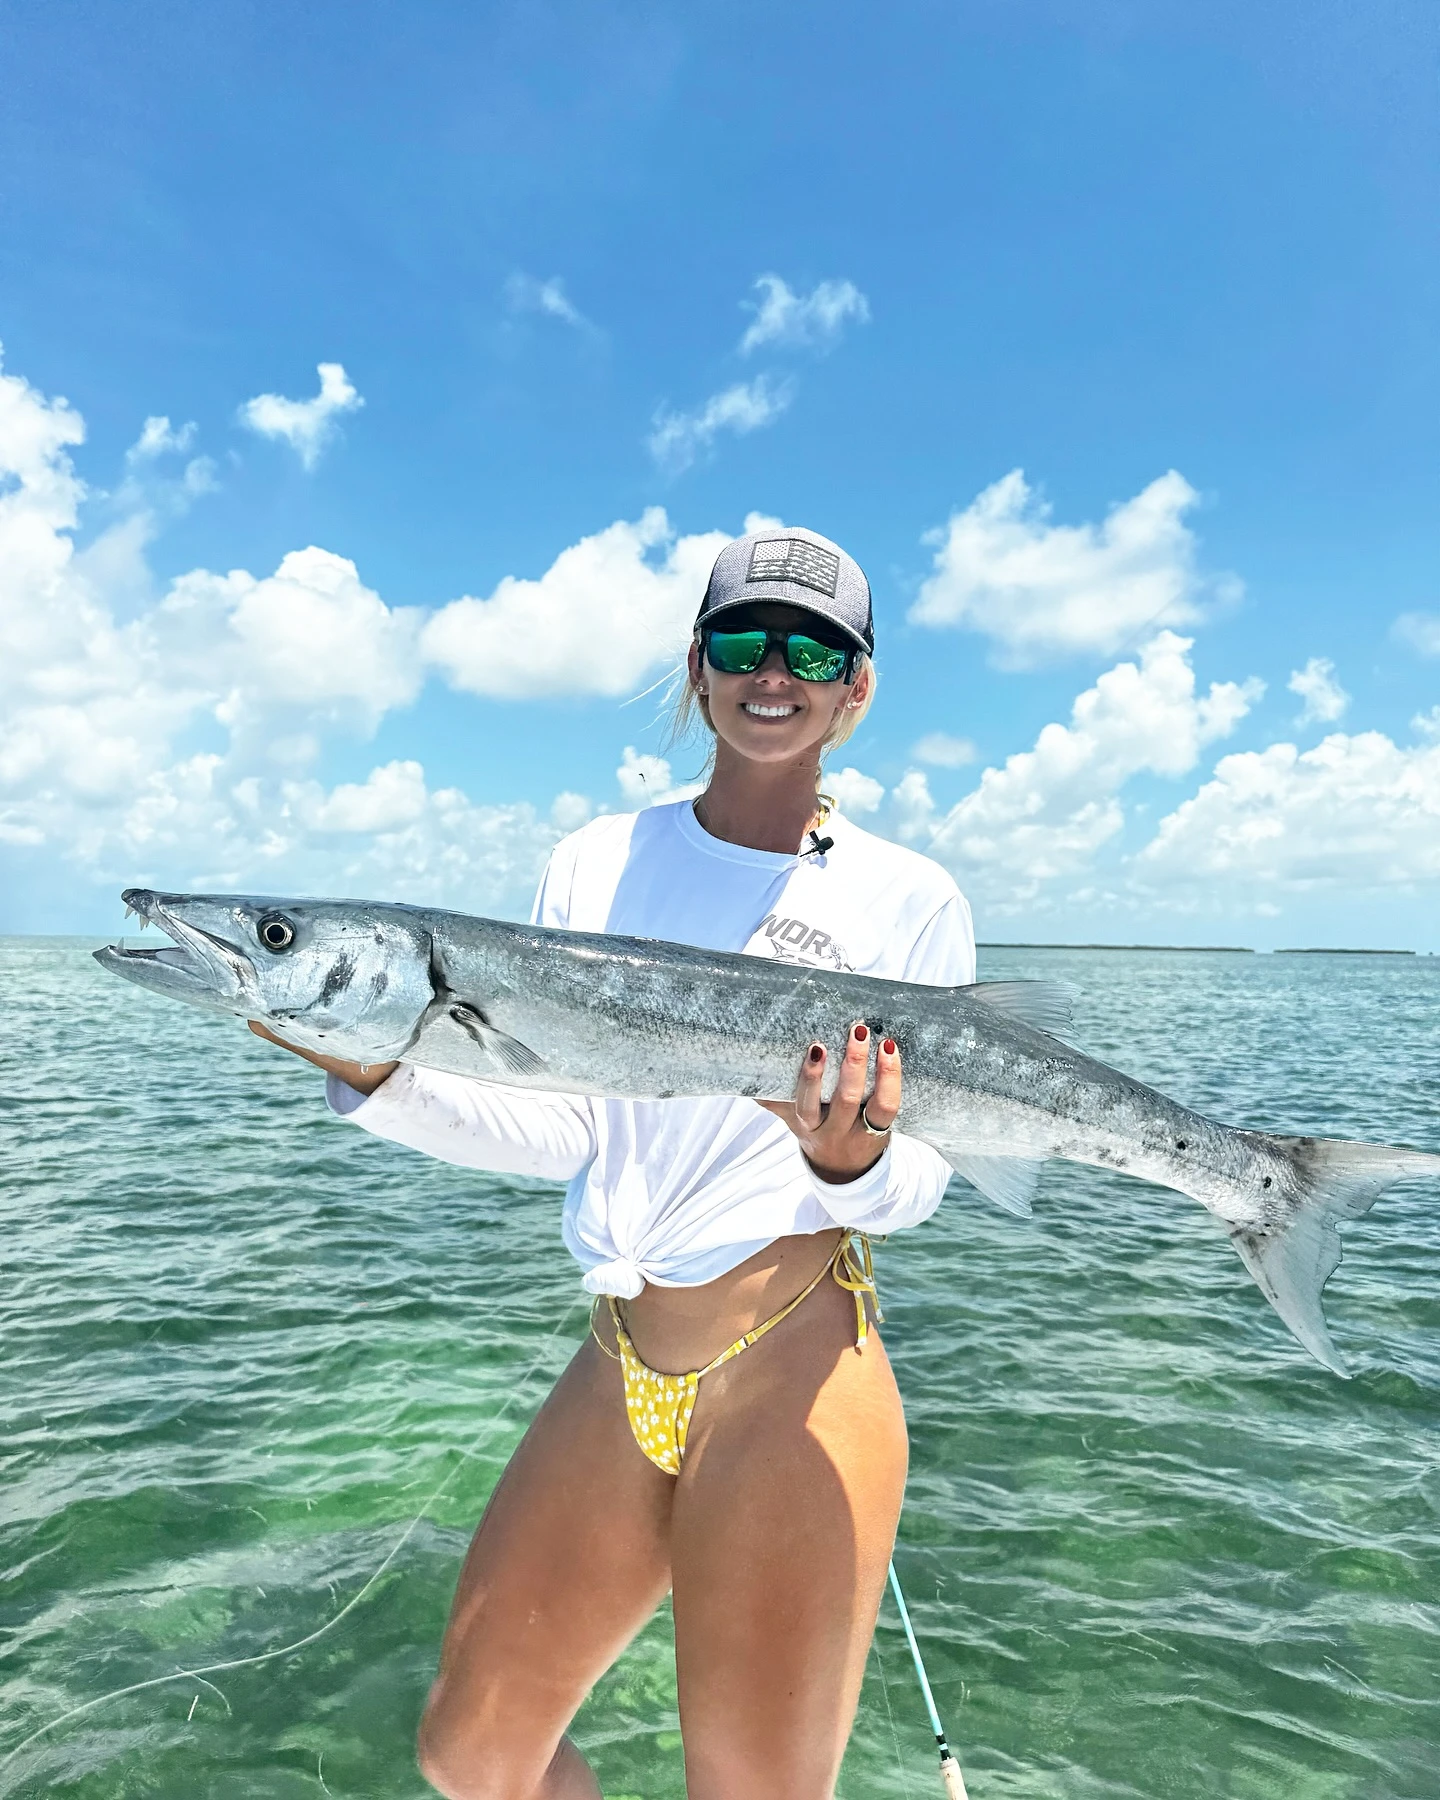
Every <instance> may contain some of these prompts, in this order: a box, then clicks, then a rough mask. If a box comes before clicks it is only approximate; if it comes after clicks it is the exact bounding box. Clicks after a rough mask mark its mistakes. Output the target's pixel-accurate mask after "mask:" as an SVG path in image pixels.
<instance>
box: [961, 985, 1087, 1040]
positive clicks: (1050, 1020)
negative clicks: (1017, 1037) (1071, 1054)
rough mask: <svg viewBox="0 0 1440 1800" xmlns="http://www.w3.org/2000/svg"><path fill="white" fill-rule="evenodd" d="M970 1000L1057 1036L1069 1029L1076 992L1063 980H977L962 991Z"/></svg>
mask: <svg viewBox="0 0 1440 1800" xmlns="http://www.w3.org/2000/svg"><path fill="white" fill-rule="evenodd" d="M960 991H961V993H963V994H964V995H965V996H966V998H967V999H970V1000H979V1001H981V1002H982V1003H983V1004H984V1005H986V1006H991V1007H993V1008H994V1009H995V1011H996V1012H998V1013H1004V1014H1005V1015H1006V1017H1007V1018H1011V1019H1018V1020H1019V1022H1020V1023H1021V1024H1022V1025H1031V1026H1033V1027H1034V1028H1035V1030H1036V1031H1048V1032H1049V1033H1050V1035H1051V1036H1052V1037H1057V1036H1058V1035H1059V1034H1060V1033H1061V1032H1062V1031H1068V1030H1069V1029H1070V1010H1071V1007H1072V1005H1073V1003H1074V998H1075V990H1074V988H1072V987H1071V986H1070V985H1069V984H1068V983H1067V982H1064V981H977V982H975V983H973V984H972V985H971V986H970V987H966V988H962V989H961V990H960Z"/></svg>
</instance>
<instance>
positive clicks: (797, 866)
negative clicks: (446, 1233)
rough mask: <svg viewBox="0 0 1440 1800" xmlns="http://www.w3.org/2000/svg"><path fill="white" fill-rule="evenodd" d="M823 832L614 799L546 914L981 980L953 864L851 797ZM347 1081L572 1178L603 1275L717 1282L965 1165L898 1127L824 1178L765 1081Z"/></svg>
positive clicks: (537, 914) (872, 1220) (882, 1224)
mask: <svg viewBox="0 0 1440 1800" xmlns="http://www.w3.org/2000/svg"><path fill="white" fill-rule="evenodd" d="M825 835H827V836H828V837H830V838H832V839H833V840H834V842H833V846H832V847H831V848H830V849H829V850H828V851H827V852H826V853H825V854H824V855H808V856H781V855H777V854H775V853H774V852H772V851H768V850H750V849H746V848H744V847H743V846H741V845H739V844H729V843H726V842H724V841H723V840H722V839H720V838H715V837H711V836H710V834H709V833H708V832H706V831H705V830H704V829H703V828H702V827H701V826H700V824H699V823H698V821H697V820H696V818H695V814H694V810H693V809H692V807H691V806H690V804H689V802H688V801H677V802H675V803H674V804H671V805H664V806H654V807H651V808H649V809H648V810H647V811H645V812H640V813H624V814H613V815H611V814H607V815H605V816H603V817H601V818H598V819H595V820H593V821H592V822H591V823H590V824H589V825H586V826H584V827H582V829H581V830H579V831H577V832H574V833H573V834H572V835H571V836H570V837H567V838H565V839H564V840H563V841H562V842H561V843H559V844H557V845H556V847H555V850H554V852H553V854H552V855H551V858H550V861H549V864H548V866H547V867H546V870H545V874H544V877H543V879H542V880H541V883H540V891H539V893H538V895H537V897H536V901H535V907H534V911H533V914H532V917H533V919H534V920H535V922H537V923H538V924H542V925H555V926H561V927H568V928H569V929H571V930H575V931H607V932H614V933H619V934H622V935H628V936H632V937H650V938H665V939H668V940H670V941H671V942H673V943H681V944H696V945H699V946H701V947H702V948H705V949H713V950H739V951H744V952H746V953H747V954H749V955H752V956H762V957H768V958H771V959H778V960H780V961H782V962H788V963H796V964H802V965H806V966H809V967H816V968H826V969H836V970H845V971H850V972H854V973H856V974H861V975H875V976H882V977H885V978H887V979H890V980H895V981H915V982H925V983H931V984H934V985H938V986H951V985H959V984H962V983H967V982H971V981H973V980H974V979H975V937H974V931H973V929H972V926H971V922H970V909H969V907H968V906H967V905H966V903H965V900H964V898H963V896H962V895H961V894H960V892H959V890H958V889H957V888H956V886H955V883H954V882H953V881H952V880H951V879H950V877H949V876H948V875H947V874H946V873H945V871H944V870H943V869H941V868H940V867H939V866H938V865H937V864H935V863H933V862H931V861H930V860H929V859H928V858H927V857H924V856H920V855H918V854H917V853H916V852H914V851H913V850H906V849H904V848H902V847H901V846H900V845H898V844H892V843H890V842H888V841H887V840H886V839H884V838H879V837H875V836H874V835H873V834H872V833H870V832H868V831H863V830H861V828H860V827H859V826H858V825H854V824H852V823H851V822H850V821H849V820H848V819H845V818H843V817H841V816H839V815H832V816H831V818H830V819H829V820H828V821H827V823H826V826H825ZM801 1048H802V1047H799V1046H797V1050H796V1058H797V1061H796V1074H797V1076H798V1074H799V1060H798V1059H799V1056H800V1054H801ZM329 1099H330V1104H331V1107H332V1109H333V1110H334V1111H335V1112H337V1113H339V1114H340V1115H341V1116H343V1117H345V1118H347V1119H349V1120H350V1121H351V1122H352V1123H353V1124H356V1125H360V1126H363V1127H364V1128H365V1129H366V1130H367V1131H371V1132H374V1133H375V1135H376V1136H377V1137H383V1138H388V1139H390V1140H391V1141H392V1142H393V1143H398V1144H405V1145H408V1146H409V1147H410V1148H411V1149H415V1150H421V1151H424V1152H426V1153H427V1154H428V1155H431V1156H438V1157H442V1158H444V1159H445V1160H446V1161H447V1162H453V1163H460V1164H462V1165H464V1166H466V1167H470V1168H481V1169H494V1170H499V1171H503V1172H507V1173H512V1174H523V1175H536V1176H543V1177H548V1178H550V1179H552V1180H558V1181H565V1182H568V1184H569V1186H568V1190H567V1193H566V1198H565V1209H564V1214H563V1219H562V1226H561V1229H562V1235H563V1237H564V1240H565V1243H566V1246H567V1247H568V1248H569V1250H570V1251H571V1253H572V1254H573V1255H574V1257H575V1259H576V1261H577V1262H578V1263H579V1264H580V1266H581V1268H582V1269H583V1270H584V1285H585V1287H586V1288H587V1289H588V1290H589V1291H590V1292H591V1293H594V1294H616V1295H620V1296H623V1297H627V1298H628V1297H633V1296H634V1295H636V1294H638V1293H639V1292H640V1291H641V1289H642V1288H643V1287H644V1285H645V1284H646V1282H655V1283H656V1284H658V1285H659V1286H662V1287H690V1286H696V1285H699V1284H700V1283H702V1282H707V1281H713V1280H714V1279H715V1278H716V1277H717V1276H719V1275H723V1274H724V1273H725V1272H726V1271H727V1270H729V1269H733V1268H734V1267H736V1265H737V1264H739V1263H742V1262H744V1261H745V1259H746V1258H747V1257H748V1256H752V1255H753V1254H754V1253H755V1252H756V1251H757V1250H760V1249H763V1248H764V1246H765V1245H766V1244H769V1243H772V1242H773V1241H774V1240H775V1239H776V1238H779V1237H785V1236H788V1235H790V1234H792V1233H805V1232H815V1231H824V1230H827V1229H829V1228H830V1227H832V1226H835V1225H848V1226H853V1227H855V1228H856V1229H859V1230H864V1231H872V1232H890V1231H897V1230H900V1229H902V1228H903V1227H905V1226H909V1225H918V1224H919V1223H920V1222H921V1221H922V1220H923V1219H926V1218H928V1217H929V1216H930V1214H931V1213H932V1212H934V1210H935V1208H936V1207H937V1206H938V1205H939V1204H940V1199H941V1196H942V1195H943V1194H944V1192H945V1186H946V1183H947V1181H948V1180H949V1177H950V1169H949V1166H948V1164H947V1163H946V1162H945V1160H944V1158H943V1157H941V1156H940V1155H939V1154H938V1152H936V1151H934V1150H932V1149H930V1148H929V1146H928V1145H925V1144H921V1143H919V1142H918V1141H916V1140H915V1139H913V1138H907V1137H905V1136H904V1135H903V1134H902V1133H899V1132H896V1133H894V1134H892V1137H891V1141H890V1145H889V1147H888V1148H887V1149H886V1151H885V1153H884V1155H883V1156H882V1157H881V1158H880V1160H879V1162H878V1163H876V1164H875V1166H874V1168H872V1169H870V1170H868V1171H867V1172H866V1173H865V1174H864V1175H861V1176H860V1177H858V1179H856V1180H854V1181H850V1182H843V1183H832V1182H826V1181H822V1180H821V1179H820V1178H819V1177H818V1176H817V1175H816V1174H815V1173H814V1171H813V1170H812V1169H811V1168H810V1165H809V1164H808V1163H807V1162H806V1161H805V1158H804V1156H803V1155H802V1154H801V1151H800V1146H799V1143H798V1142H797V1140H796V1138H795V1135H794V1133H793V1132H791V1131H790V1129H789V1128H788V1127H787V1126H786V1125H784V1124H782V1123H781V1121H780V1120H779V1119H777V1118H775V1117H774V1115H773V1114H771V1113H768V1112H765V1111H764V1110H763V1109H762V1108H760V1107H758V1106H757V1105H756V1104H755V1103H754V1102H753V1101H751V1100H741V1099H708V1100H596V1099H587V1098H584V1097H581V1096H571V1095H561V1094H548V1093H541V1092H537V1091H535V1090H531V1089H521V1088H512V1087H502V1086H500V1085H498V1084H491V1083H487V1082H482V1081H476V1080H472V1079H470V1078H469V1077H465V1076H458V1075H447V1074H442V1073H440V1072H438V1071H436V1070H432V1069H422V1068H419V1067H417V1066H415V1065H414V1064H410V1063H404V1064H402V1065H401V1066H400V1068H398V1069H397V1070H396V1071H395V1072H394V1074H393V1075H391V1076H390V1078H389V1080H388V1081H386V1082H384V1083H383V1085H382V1086H380V1087H379V1088H377V1089H376V1090H375V1092H374V1093H373V1094H372V1095H370V1096H369V1097H368V1098H366V1097H364V1096H362V1095H360V1094H358V1093H356V1092H355V1090H354V1089H352V1088H349V1087H346V1086H345V1084H344V1083H342V1082H339V1081H337V1080H336V1079H335V1078H334V1077H331V1079H330V1083H329Z"/></svg>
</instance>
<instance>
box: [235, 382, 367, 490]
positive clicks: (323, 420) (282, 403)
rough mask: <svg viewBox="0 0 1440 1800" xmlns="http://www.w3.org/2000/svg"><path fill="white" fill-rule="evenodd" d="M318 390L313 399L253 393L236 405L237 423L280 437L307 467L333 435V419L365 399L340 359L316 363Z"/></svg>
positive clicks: (357, 405)
mask: <svg viewBox="0 0 1440 1800" xmlns="http://www.w3.org/2000/svg"><path fill="white" fill-rule="evenodd" d="M316 369H317V372H318V374H319V376H320V392H319V393H318V394H317V395H316V396H315V398H314V399H313V400H287V399H285V397H284V396H283V395H282V394H257V395H256V396H255V398H254V399H253V400H247V401H246V402H245V404H244V405H243V406H242V407H241V408H240V423H241V424H242V425H246V426H248V427H249V429H250V430H251V431H256V432H259V434H260V436H261V437H272V438H284V440H285V441H286V443H287V444H289V445H290V446H291V448H292V449H293V450H294V451H295V453H296V454H297V455H298V456H299V458H300V461H301V462H302V463H303V464H304V466H305V467H306V468H307V469H313V468H314V467H315V465H316V463H317V462H318V461H319V460H320V452H321V451H322V450H323V449H324V448H325V446H326V445H327V444H328V443H329V442H330V439H331V438H332V437H333V436H334V435H335V421H336V419H337V418H339V417H340V415H341V414H342V413H347V412H354V411H355V410H356V409H357V408H358V407H361V406H363V405H364V404H365V402H364V401H363V400H362V399H361V397H360V395H359V394H358V393H357V392H356V390H355V388H354V387H353V386H352V384H351V382H350V380H349V377H348V376H347V375H346V373H345V367H344V364H343V363H318V364H317V365H316Z"/></svg>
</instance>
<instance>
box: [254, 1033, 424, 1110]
mask: <svg viewBox="0 0 1440 1800" xmlns="http://www.w3.org/2000/svg"><path fill="white" fill-rule="evenodd" d="M250 1029H251V1030H252V1031H253V1032H254V1033H255V1035H256V1037H262V1038H265V1039H267V1040H268V1042H270V1043H272V1044H278V1045H279V1046H280V1048H281V1049H282V1050H288V1051H290V1052H291V1054H292V1055H294V1056H303V1057H304V1058H305V1060H306V1062H310V1063H314V1065H315V1067H316V1068H317V1069H323V1070H324V1071H325V1073H326V1074H327V1075H338V1076H339V1078H340V1080H341V1081H343V1082H344V1083H345V1085H346V1086H347V1087H352V1088H354V1089H355V1091H356V1093H357V1094H373V1093H374V1092H375V1090H376V1088H378V1087H379V1085H380V1083H381V1082H382V1081H384V1080H386V1079H387V1078H388V1077H389V1076H391V1075H393V1074H394V1073H395V1071H396V1070H397V1069H398V1068H399V1067H400V1065H399V1063H398V1062H384V1063H364V1064H361V1063H357V1062H342V1061H341V1059H340V1058H339V1057H338V1056H321V1055H320V1053H319V1052H318V1051H316V1050H302V1049H301V1048H300V1046H299V1045H298V1044H287V1043H286V1042H285V1040H284V1038H282V1037H276V1035H275V1033H274V1032H273V1031H271V1029H270V1027H269V1026H268V1025H261V1024H260V1023H259V1022H258V1020H255V1019H251V1020H250Z"/></svg>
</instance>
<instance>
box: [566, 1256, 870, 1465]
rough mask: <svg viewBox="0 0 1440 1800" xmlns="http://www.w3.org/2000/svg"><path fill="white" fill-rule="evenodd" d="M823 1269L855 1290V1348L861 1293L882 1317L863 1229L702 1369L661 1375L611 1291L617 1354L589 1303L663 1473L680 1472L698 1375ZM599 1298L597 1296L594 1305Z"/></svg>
mask: <svg viewBox="0 0 1440 1800" xmlns="http://www.w3.org/2000/svg"><path fill="white" fill-rule="evenodd" d="M857 1244H858V1246H859V1249H858V1251H857V1249H856V1245H857ZM827 1275H833V1276H834V1278H835V1281H836V1284H837V1285H838V1286H840V1287H842V1288H844V1289H845V1290H846V1292H847V1293H850V1294H853V1295H854V1296H855V1348H856V1349H857V1350H862V1349H864V1347H865V1339H866V1336H867V1335H868V1333H869V1330H870V1322H869V1317H868V1315H867V1313H866V1311H865V1298H866V1296H867V1295H868V1296H869V1297H870V1299H871V1300H872V1301H873V1302H874V1304H875V1317H876V1319H877V1320H879V1321H880V1322H881V1323H883V1322H884V1317H885V1315H884V1314H883V1313H882V1312H881V1311H880V1298H879V1295H878V1294H877V1293H876V1292H875V1271H874V1267H873V1265H872V1264H871V1260H870V1240H869V1238H867V1237H866V1236H865V1234H864V1232H863V1231H862V1232H851V1231H847V1232H845V1233H843V1235H842V1236H841V1239H840V1242H839V1243H838V1244H837V1245H836V1246H835V1254H834V1255H833V1256H832V1257H831V1258H830V1261H829V1262H828V1263H827V1264H826V1265H825V1267H824V1268H823V1269H821V1271H820V1273H819V1274H818V1275H817V1276H816V1277H815V1279H814V1280H813V1281H812V1282H811V1283H810V1284H809V1286H808V1287H806V1288H805V1289H804V1290H803V1291H802V1292H800V1293H798V1294H797V1295H796V1296H795V1298H794V1299H793V1300H792V1301H790V1303H789V1304H788V1305H786V1306H782V1307H781V1308H780V1310H779V1312H777V1313H775V1314H773V1315H772V1316H771V1317H770V1318H768V1319H766V1320H765V1322H764V1323H763V1324H761V1325H757V1326H756V1327H755V1329H754V1330H753V1331H747V1332H746V1333H745V1335H744V1337H742V1338H736V1340H735V1342H734V1343H733V1344H731V1345H730V1347H729V1348H728V1349H726V1350H722V1351H721V1352H720V1354H719V1355H718V1356H717V1357H715V1358H714V1359H713V1360H712V1361H710V1362H708V1363H706V1365H705V1367H704V1368H703V1369H693V1370H691V1372H690V1373H689V1374H688V1375H664V1374H662V1373H661V1372H660V1371H659V1370H658V1369H652V1368H650V1367H649V1366H648V1365H647V1364H645V1363H643V1362H641V1360H640V1358H639V1356H638V1355H637V1354H636V1351H635V1346H634V1344H633V1343H632V1342H631V1341H630V1333H629V1332H628V1331H626V1329H625V1322H624V1319H623V1318H622V1317H621V1313H620V1307H619V1305H618V1303H617V1302H616V1300H615V1298H614V1296H613V1295H607V1296H606V1298H607V1299H609V1301H610V1317H611V1319H612V1320H613V1322H614V1325H615V1341H616V1343H617V1344H619V1346H620V1350H619V1354H618V1355H617V1354H616V1352H615V1351H613V1350H612V1349H611V1348H610V1346H609V1345H608V1344H607V1343H606V1342H605V1341H604V1340H603V1339H602V1338H601V1336H600V1334H599V1332H598V1331H596V1330H595V1311H594V1307H592V1308H591V1312H590V1331H591V1334H592V1335H593V1337H594V1339H595V1342H596V1343H597V1344H599V1346H600V1348H601V1349H602V1350H603V1351H604V1352H605V1354H606V1355H607V1356H608V1357H610V1358H612V1359H613V1360H614V1361H615V1362H618V1363H619V1365H620V1373H621V1375H622V1376H623V1378H624V1381H625V1411H626V1413H627V1414H628V1415H629V1419H630V1429H631V1431H632V1432H634V1434H635V1442H636V1443H637V1444H638V1445H639V1446H640V1448H641V1450H643V1451H644V1453H645V1455H646V1456H648V1457H649V1459H650V1461H651V1462H652V1463H654V1465H655V1467H656V1468H657V1469H663V1470H664V1472H665V1473H666V1474H667V1475H678V1474H679V1473H680V1463H681V1460H682V1458H683V1457H684V1455H685V1439H686V1436H687V1435H688V1433H689V1430H690V1415H691V1413H692V1412H694V1410H695V1396H696V1393H697V1392H698V1390H699V1386H700V1378H701V1376H702V1375H709V1374H710V1373H711V1372H712V1371H713V1370H715V1369H718V1368H719V1367H720V1365H721V1364H722V1363H727V1362H730V1361H732V1360H733V1359H734V1358H735V1357H737V1356H739V1354H740V1352H741V1351H742V1350H748V1349H749V1348H750V1346H751V1345H752V1344H757V1343H759V1341H760V1339H761V1338H762V1337H764V1335H765V1333H766V1332H767V1331H770V1330H772V1329H773V1328H774V1327H775V1326H776V1325H778V1324H779V1323H780V1321H781V1320H782V1319H788V1318H789V1316H790V1314H791V1313H792V1312H794V1310H795V1308H796V1307H797V1306H799V1304H800V1303H801V1301H802V1300H808V1299H809V1298H810V1296H811V1294H813V1293H814V1292H815V1290H816V1288H817V1287H819V1285H820V1283H821V1282H822V1281H823V1280H824V1279H825V1277H826V1276H827ZM599 1304H600V1302H599V1299H598V1298H597V1299H596V1302H595V1305H596V1306H598V1305H599Z"/></svg>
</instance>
